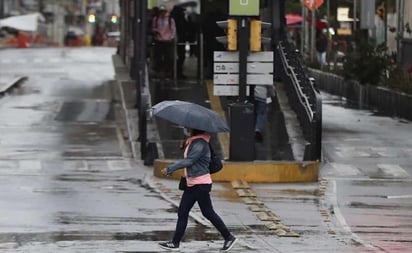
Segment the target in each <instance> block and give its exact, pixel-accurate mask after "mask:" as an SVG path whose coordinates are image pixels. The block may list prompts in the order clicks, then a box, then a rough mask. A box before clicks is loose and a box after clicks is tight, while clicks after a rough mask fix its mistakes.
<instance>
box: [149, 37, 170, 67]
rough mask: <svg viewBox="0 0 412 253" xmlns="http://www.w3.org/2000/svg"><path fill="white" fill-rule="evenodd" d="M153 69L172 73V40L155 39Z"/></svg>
mask: <svg viewBox="0 0 412 253" xmlns="http://www.w3.org/2000/svg"><path fill="white" fill-rule="evenodd" d="M153 56H154V59H153V61H154V70H155V71H160V72H166V73H167V74H172V70H173V42H163V41H155V44H154V52H153Z"/></svg>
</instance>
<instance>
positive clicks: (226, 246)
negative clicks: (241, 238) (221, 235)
mask: <svg viewBox="0 0 412 253" xmlns="http://www.w3.org/2000/svg"><path fill="white" fill-rule="evenodd" d="M236 242H237V238H236V237H234V236H232V237H231V238H230V239H229V240H225V242H224V243H223V248H222V251H223V252H228V251H229V250H230V249H231V248H232V247H233V245H235V243H236Z"/></svg>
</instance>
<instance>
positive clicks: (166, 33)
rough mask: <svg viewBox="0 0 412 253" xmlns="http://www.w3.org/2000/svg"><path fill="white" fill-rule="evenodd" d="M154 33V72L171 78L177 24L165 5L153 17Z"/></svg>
mask: <svg viewBox="0 0 412 253" xmlns="http://www.w3.org/2000/svg"><path fill="white" fill-rule="evenodd" d="M152 31H153V40H154V52H153V55H154V70H155V71H156V72H160V73H163V74H165V75H166V76H169V77H171V76H172V70H173V53H174V39H175V37H176V24H175V21H174V20H173V18H172V17H171V16H170V15H169V12H168V11H167V10H166V7H165V6H164V5H161V6H160V7H159V14H158V15H157V16H155V17H153V21H152Z"/></svg>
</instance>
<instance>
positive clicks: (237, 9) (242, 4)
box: [229, 0, 259, 16]
mask: <svg viewBox="0 0 412 253" xmlns="http://www.w3.org/2000/svg"><path fill="white" fill-rule="evenodd" d="M229 15H230V16H259V0H230V1H229Z"/></svg>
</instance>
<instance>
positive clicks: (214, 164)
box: [209, 143, 223, 174]
mask: <svg viewBox="0 0 412 253" xmlns="http://www.w3.org/2000/svg"><path fill="white" fill-rule="evenodd" d="M209 148H210V164H209V173H210V174H214V173H217V172H219V171H220V170H221V169H222V168H223V163H222V159H221V158H220V156H219V155H217V154H216V153H215V152H214V151H213V148H212V145H210V143H209Z"/></svg>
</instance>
